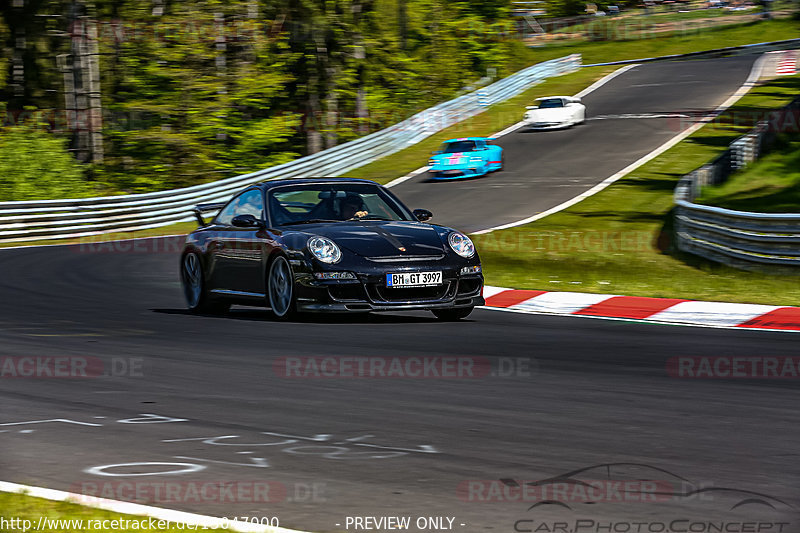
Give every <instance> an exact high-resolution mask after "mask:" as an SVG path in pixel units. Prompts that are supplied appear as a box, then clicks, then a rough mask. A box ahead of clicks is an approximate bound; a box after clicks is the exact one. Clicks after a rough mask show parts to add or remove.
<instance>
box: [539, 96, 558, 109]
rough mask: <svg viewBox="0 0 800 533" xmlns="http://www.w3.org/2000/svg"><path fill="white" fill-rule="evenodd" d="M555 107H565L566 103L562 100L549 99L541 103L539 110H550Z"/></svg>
mask: <svg viewBox="0 0 800 533" xmlns="http://www.w3.org/2000/svg"><path fill="white" fill-rule="evenodd" d="M553 107H564V101H563V100H562V99H561V98H548V99H547V100H540V101H539V109H549V108H553Z"/></svg>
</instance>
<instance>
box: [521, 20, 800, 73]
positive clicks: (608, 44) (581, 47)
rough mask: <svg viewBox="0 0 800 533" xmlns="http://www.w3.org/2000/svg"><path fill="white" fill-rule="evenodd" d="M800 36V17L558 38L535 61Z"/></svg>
mask: <svg viewBox="0 0 800 533" xmlns="http://www.w3.org/2000/svg"><path fill="white" fill-rule="evenodd" d="M798 35H800V20H793V19H778V20H766V21H757V22H748V23H744V24H729V25H724V26H715V27H711V28H702V29H701V28H697V29H691V30H687V31H679V32H673V33H666V34H662V33H654V34H650V35H645V36H644V37H649V38H632V39H630V40H613V41H595V42H588V41H577V42H576V41H574V40H569V41H556V42H553V43H551V44H548V45H546V46H542V47H539V48H537V49H536V51H535V54H536V56H537V58H536V61H537V62H538V61H545V60H548V59H553V58H556V57H562V56H565V55H568V54H576V53H579V54H582V55H583V63H584V64H586V65H588V64H593V63H606V62H610V61H621V60H625V59H639V58H644V57H655V56H661V55H668V54H683V53H687V52H698V51H701V50H712V49H716V48H725V47H727V46H739V45H743V44H752V43H759V42H765V41H780V40H783V39H795V38H797V37H798Z"/></svg>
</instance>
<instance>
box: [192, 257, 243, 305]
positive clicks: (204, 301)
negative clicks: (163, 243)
mask: <svg viewBox="0 0 800 533" xmlns="http://www.w3.org/2000/svg"><path fill="white" fill-rule="evenodd" d="M181 284H182V285H183V296H184V298H186V307H187V308H188V309H189V311H190V312H192V313H197V314H212V315H218V314H223V313H225V312H227V311H228V309H230V307H231V304H229V303H226V302H222V301H219V300H214V299H213V298H211V296H210V295H209V294H208V290H207V289H206V280H205V276H204V274H203V263H202V261H201V260H200V256H199V255H198V254H197V253H196V252H189V253H188V254H186V255H184V256H183V259H181Z"/></svg>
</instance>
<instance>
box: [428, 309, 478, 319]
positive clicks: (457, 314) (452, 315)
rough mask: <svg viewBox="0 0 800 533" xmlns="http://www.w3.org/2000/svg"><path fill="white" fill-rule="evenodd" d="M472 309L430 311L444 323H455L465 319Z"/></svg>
mask: <svg viewBox="0 0 800 533" xmlns="http://www.w3.org/2000/svg"><path fill="white" fill-rule="evenodd" d="M473 309H475V308H474V307H456V308H455V309H432V310H431V311H432V312H433V314H434V316H436V318H438V319H439V320H442V321H444V322H455V321H456V320H461V319H462V318H467V317H468V316H469V314H470V313H471V312H472V310H473Z"/></svg>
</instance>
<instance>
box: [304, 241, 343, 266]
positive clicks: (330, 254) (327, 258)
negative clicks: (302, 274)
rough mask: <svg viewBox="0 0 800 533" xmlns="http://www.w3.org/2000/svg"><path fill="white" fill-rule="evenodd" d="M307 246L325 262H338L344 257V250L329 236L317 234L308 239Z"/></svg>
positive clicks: (315, 255)
mask: <svg viewBox="0 0 800 533" xmlns="http://www.w3.org/2000/svg"><path fill="white" fill-rule="evenodd" d="M306 246H307V247H308V251H309V252H311V254H312V255H313V256H314V257H316V258H317V259H319V260H320V261H322V262H323V263H328V264H333V263H338V262H339V260H340V259H341V258H342V251H341V250H340V249H339V247H338V246H336V243H335V242H333V241H332V240H330V239H329V238H327V237H320V236H318V235H315V236H314V237H311V238H310V239H308V243H307V244H306Z"/></svg>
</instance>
